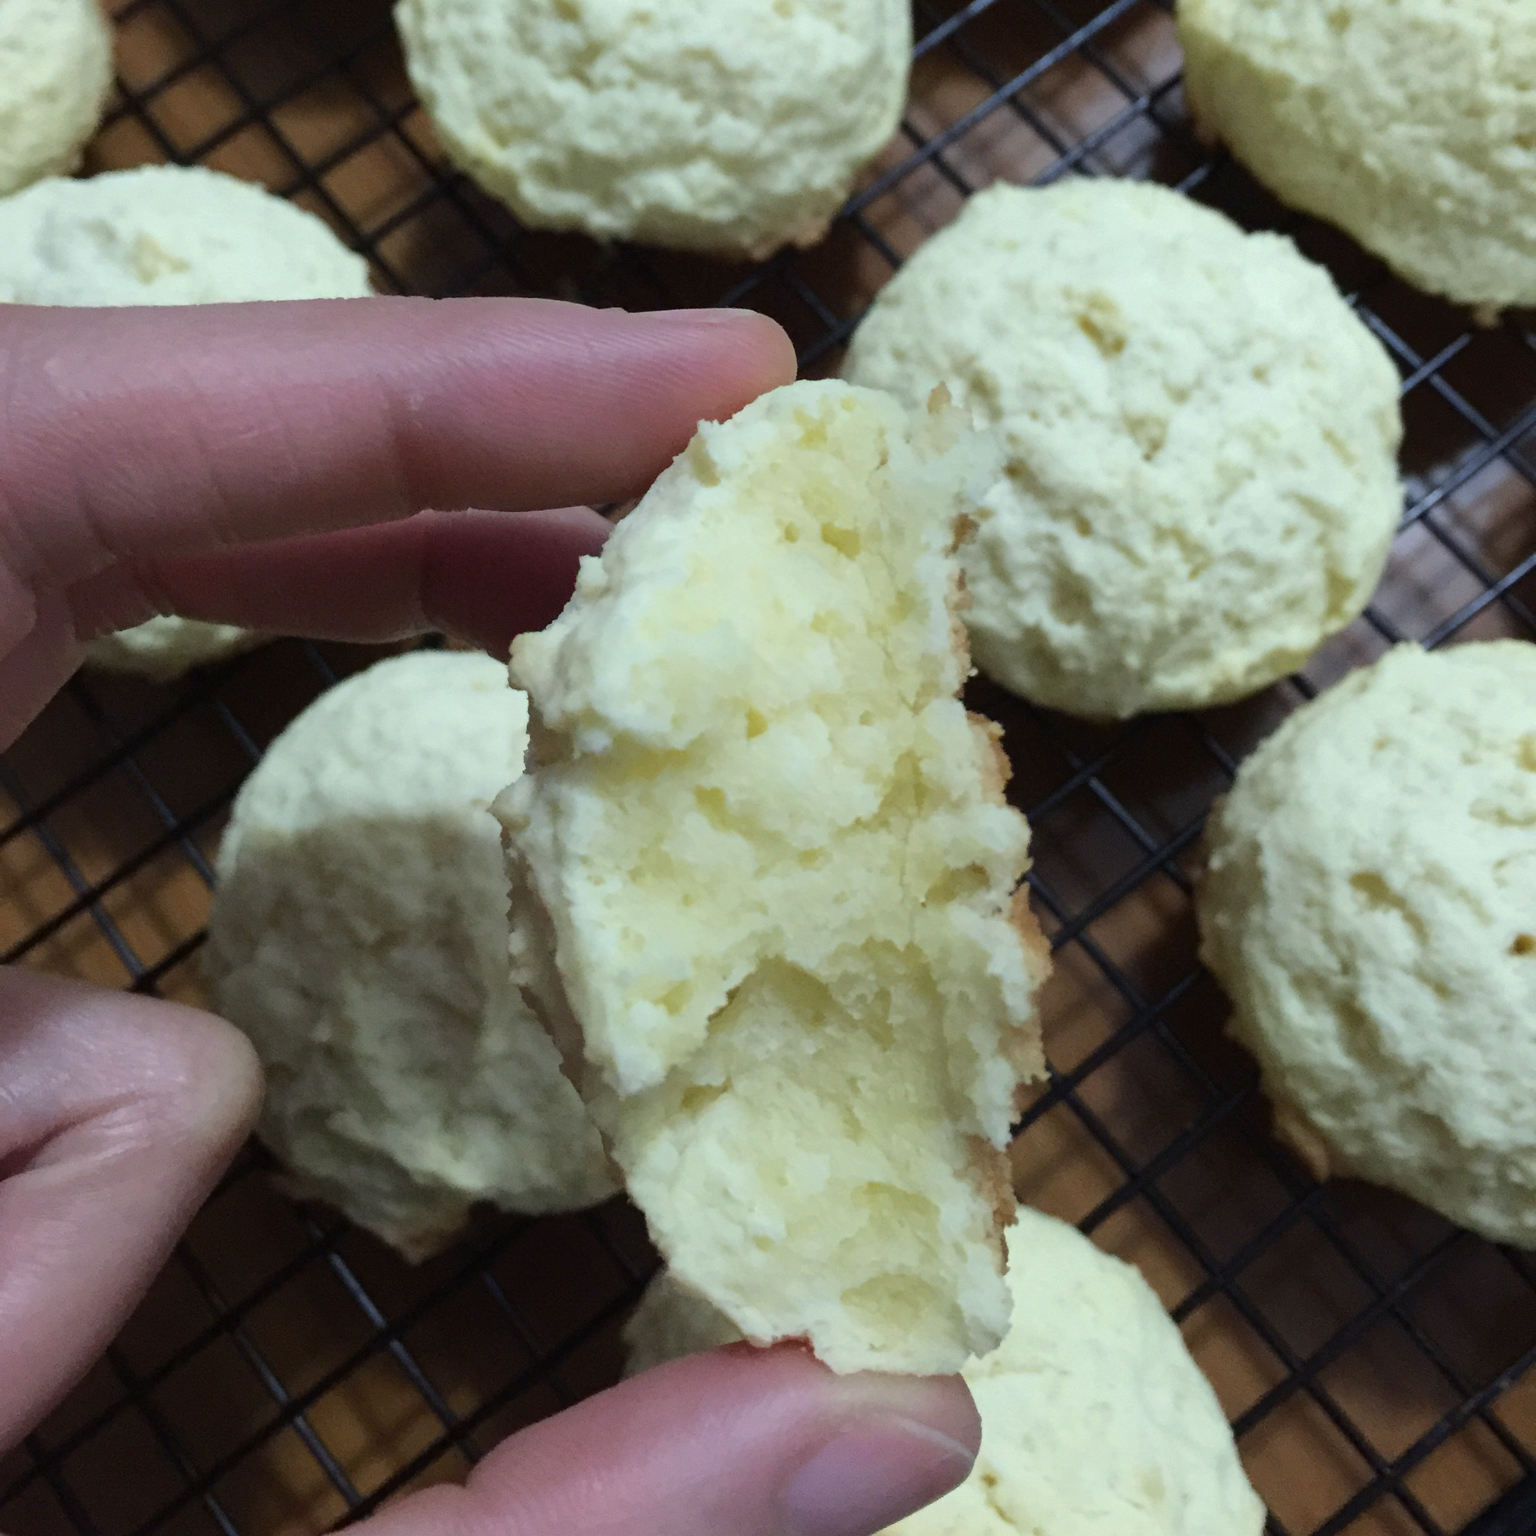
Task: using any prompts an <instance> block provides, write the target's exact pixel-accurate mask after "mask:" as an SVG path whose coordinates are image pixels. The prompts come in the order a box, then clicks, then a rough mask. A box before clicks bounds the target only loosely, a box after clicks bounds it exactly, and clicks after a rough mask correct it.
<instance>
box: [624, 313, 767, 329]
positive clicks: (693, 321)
mask: <svg viewBox="0 0 1536 1536" xmlns="http://www.w3.org/2000/svg"><path fill="white" fill-rule="evenodd" d="M749 316H750V317H751V318H752V319H753V320H761V319H762V318H763V317H762V316H761V315H760V314H758V312H757V311H756V310H755V309H647V310H645V311H643V312H642V313H641V314H640V315H638V316H637V318H638V319H641V320H653V321H655V322H656V323H657V324H659V325H676V326H693V327H697V328H701V329H711V328H713V327H715V326H720V325H736V324H738V323H739V322H740V321H741V320H743V319H746V318H747V317H749Z"/></svg>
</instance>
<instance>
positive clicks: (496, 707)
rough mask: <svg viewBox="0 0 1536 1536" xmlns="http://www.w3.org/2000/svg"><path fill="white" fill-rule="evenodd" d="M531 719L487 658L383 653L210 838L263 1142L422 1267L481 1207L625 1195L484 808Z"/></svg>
mask: <svg viewBox="0 0 1536 1536" xmlns="http://www.w3.org/2000/svg"><path fill="white" fill-rule="evenodd" d="M526 722H527V703H526V701H525V700H524V699H523V697H522V695H521V694H519V693H516V692H515V691H514V690H513V689H511V688H509V687H508V686H507V678H506V670H505V668H504V667H503V666H502V665H501V664H500V663H499V662H497V661H494V660H493V659H492V658H491V657H489V656H481V655H471V654H468V653H464V652H450V651H413V652H410V653H408V654H406V655H403V656H397V657H393V658H391V659H389V660H387V661H381V662H379V663H377V664H376V665H374V666H372V667H370V668H368V670H367V671H365V672H362V673H359V674H358V675H356V676H355V677H352V678H349V679H348V680H347V681H345V682H343V683H341V684H339V685H338V686H337V687H335V688H333V689H332V690H331V691H330V692H329V693H326V694H324V695H322V697H321V698H319V699H318V700H317V701H316V702H315V703H314V704H312V705H310V707H309V708H308V709H307V710H305V711H304V713H303V714H301V715H300V716H299V717H298V718H297V719H296V720H295V721H294V722H293V723H292V724H291V725H290V726H289V727H288V729H287V730H286V731H284V732H283V734H282V735H281V736H280V737H278V739H277V740H276V741H274V742H273V743H272V745H271V746H270V747H269V748H268V749H267V753H266V756H265V757H264V758H263V759H262V761H261V763H260V764H259V765H258V766H257V768H256V770H255V772H254V773H252V775H251V776H250V778H249V779H248V780H247V781H246V783H245V785H244V787H243V788H242V789H241V791H240V794H239V796H238V798H237V799H236V801H235V807H234V812H233V814H232V816H231V818H230V823H229V827H228V829H227V831H226V832H225V834H224V839H223V842H222V844H221V845H220V848H219V857H218V875H219V886H218V891H217V893H216V895H215V898H214V904H213V911H212V914H211V916H210V920H209V925H208V926H209V932H208V949H207V954H206V960H205V965H206V970H207V975H208V978H209V980H210V983H211V985H212V991H213V997H214V1002H215V1004H216V1006H217V1008H218V1011H219V1012H220V1013H222V1014H223V1015H224V1016H225V1017H226V1018H228V1019H229V1020H230V1021H231V1022H233V1023H235V1024H237V1025H239V1027H240V1028H241V1029H243V1030H244V1031H245V1032H246V1034H248V1035H249V1036H250V1038H251V1041H252V1043H253V1044H254V1045H255V1047H256V1050H257V1053H258V1054H259V1055H260V1057H261V1059H262V1063H263V1065H264V1067H265V1069H266V1074H267V1095H266V1102H265V1104H264V1106H263V1110H262V1119H261V1127H260V1133H261V1136H262V1139H263V1140H264V1141H266V1142H267V1144H268V1145H269V1146H270V1147H271V1148H272V1149H273V1151H274V1152H276V1153H277V1155H278V1156H279V1157H280V1158H281V1159H282V1160H283V1161H284V1162H285V1163H286V1164H287V1165H288V1167H289V1168H290V1169H291V1170H292V1171H293V1172H294V1173H295V1174H296V1175H297V1176H298V1180H299V1183H300V1187H301V1190H302V1191H303V1192H306V1193H314V1194H319V1195H321V1196H323V1197H324V1198H325V1199H328V1200H330V1201H331V1202H333V1203H334V1204H336V1205H338V1206H340V1207H341V1209H342V1210H344V1211H346V1212H347V1214H348V1215H350V1216H351V1217H352V1218H353V1220H355V1221H357V1222H359V1223H360V1224H361V1225H363V1226H365V1227H368V1228H369V1229H370V1230H371V1231H373V1232H375V1233H377V1234H378V1235H379V1236H380V1237H382V1238H384V1239H385V1240H386V1241H388V1242H390V1243H393V1244H394V1245H395V1247H397V1248H398V1249H400V1250H401V1251H402V1252H403V1253H405V1254H406V1255H407V1256H408V1257H412V1258H417V1257H421V1256H422V1255H424V1254H427V1253H430V1252H432V1251H433V1250H434V1249H436V1248H438V1247H440V1246H441V1245H442V1244H443V1243H444V1242H446V1241H447V1240H448V1239H449V1238H450V1237H451V1236H452V1235H453V1234H454V1232H455V1231H456V1230H457V1229H458V1228H459V1227H460V1226H461V1225H462V1224H463V1222H464V1220H465V1218H466V1216H467V1215H468V1212H469V1208H470V1207H471V1205H473V1204H474V1203H475V1202H477V1201H480V1200H487V1201H491V1202H493V1203H494V1204H496V1205H498V1206H500V1207H501V1208H502V1209H504V1210H512V1211H523V1212H529V1213H536V1212H542V1211H559V1210H571V1209H575V1208H578V1207H581V1206H584V1205H591V1204H593V1203H594V1202H596V1201H598V1200H600V1199H602V1198H603V1197H604V1196H606V1195H608V1194H610V1193H612V1191H613V1188H614V1184H613V1181H612V1178H611V1176H610V1172H609V1168H608V1164H607V1160H606V1158H605V1157H604V1155H603V1152H602V1148H601V1145H600V1142H599V1138H598V1134H597V1131H596V1128H595V1127H594V1126H592V1125H591V1123H590V1122H589V1121H588V1119H587V1116H586V1113H585V1111H584V1110H583V1109H582V1106H581V1101H580V1099H579V1098H578V1097H577V1094H576V1090H575V1089H574V1088H573V1087H572V1086H571V1084H570V1083H569V1082H568V1081H567V1080H566V1078H565V1077H564V1076H563V1075H562V1073H561V1070H560V1061H559V1056H558V1053H557V1052H556V1050H555V1047H554V1045H553V1044H552V1043H551V1042H550V1040H549V1038H548V1036H547V1035H546V1034H545V1032H544V1030H543V1029H542V1028H541V1027H540V1025H539V1023H538V1021H537V1020H536V1019H535V1018H534V1017H533V1015H532V1014H531V1013H530V1012H529V1011H528V1009H527V1007H526V1006H525V1004H524V1003H523V1001H522V999H521V997H520V996H519V995H518V993H517V991H516V989H515V988H514V987H513V986H512V984H511V981H510V979H509V977H508V975H507V966H506V945H507V904H508V895H507V877H506V867H505V860H504V859H503V857H502V851H501V836H500V830H499V828H498V827H497V825H496V821H495V819H494V818H493V817H492V816H491V814H490V811H489V804H490V800H491V797H492V795H494V794H495V793H496V791H497V790H498V789H500V788H501V787H502V785H503V783H504V781H505V779H506V775H507V765H508V763H509V762H511V763H516V762H519V761H520V760H521V756H522V752H523V748H524V743H525V742H526V739H527V732H526Z"/></svg>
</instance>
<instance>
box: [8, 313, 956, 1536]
mask: <svg viewBox="0 0 1536 1536" xmlns="http://www.w3.org/2000/svg"><path fill="white" fill-rule="evenodd" d="M793 368H794V360H793V356H792V354H791V352H790V350H789V346H788V343H787V340H786V339H785V337H784V336H783V334H782V332H780V331H779V330H778V328H777V327H776V326H774V325H773V324H772V323H771V322H769V321H767V320H764V319H762V318H761V317H758V316H753V315H742V314H735V313H730V312H705V313H690V312H679V313H676V314H669V315H655V316H629V315H625V314H622V313H620V312H617V311H601V312H600V311H592V310H584V309H579V308H576V307H573V306H569V305H560V304H546V303H540V302H535V301H530V300H516V299H487V300H456V301H452V302H446V303H433V302H431V301H428V300H414V299H370V300H351V301H329V302H318V303H308V304H265V305H259V306H257V305H250V306H208V307H205V308H195V309H179V310H178V309H172V310H68V309H60V310H28V309H20V308H17V309H6V310H4V311H0V732H3V734H4V739H5V741H9V740H11V739H13V738H14V736H15V735H16V734H17V733H18V732H19V731H20V730H21V729H22V727H23V726H25V724H26V723H27V722H28V721H29V720H30V719H31V718H32V717H33V716H34V715H35V714H36V713H37V711H38V710H39V709H41V708H42V706H43V705H44V704H45V703H46V702H47V700H48V699H49V698H50V697H51V695H52V694H53V692H54V691H55V690H56V689H57V688H58V687H59V686H60V684H61V683H63V681H64V680H65V679H66V678H67V677H68V676H69V674H70V673H71V672H72V671H73V669H74V667H75V666H76V665H77V664H78V661H79V658H80V651H81V642H82V640H83V639H85V638H89V637H90V636H92V635H94V634H96V633H99V632H101V631H102V630H106V629H112V628H121V627H125V626H127V625H130V624H134V623H138V622H140V621H141V620H143V619H145V618H148V617H149V616H150V615H151V614H152V613H155V612H175V613H180V614H184V615H186V616H188V617H192V618H201V619H210V620H216V621H223V622H227V623H237V624H246V625H250V626H252V627H255V628H260V629H269V630H274V631H278V632H287V633H295V634H306V635H311V636H315V637H321V638H336V639H350V640H384V639H393V638H398V637H402V636H405V635H409V634H413V633H417V632H419V631H422V630H425V629H443V630H446V631H448V632H449V633H451V634H454V635H458V636H461V637H463V638H465V639H468V640H471V641H473V642H475V643H477V644H479V645H481V646H483V647H485V648H487V649H489V650H492V651H493V652H496V653H498V654H504V653H505V650H506V647H507V645H508V643H509V641H510V639H511V636H512V635H513V634H515V633H516V632H517V631H518V630H519V629H523V628H531V627H537V626H539V625H542V624H543V623H545V622H547V621H548V620H549V619H550V618H551V617H553V615H554V614H555V613H556V612H558V610H559V608H560V607H561V606H562V605H563V603H564V601H565V599H566V597H567V596H568V595H569V593H570V589H571V585H572V582H573V580H574V577H575V567H576V562H577V560H578V558H579V557H580V556H581V555H583V554H586V553H591V552H593V551H595V550H596V549H597V548H599V547H600V545H601V542H602V539H603V537H604V535H605V533H606V528H607V525H606V524H605V523H604V522H603V520H602V519H601V518H599V517H597V516H596V514H595V513H592V512H591V511H589V510H587V509H586V508H584V507H565V508H564V509H563V510H560V511H555V512H548V511H538V510H530V509H537V508H541V507H548V506H550V505H556V506H560V505H562V504H564V503H567V502H571V503H575V502H604V501H612V500H618V499H620V498H622V497H625V496H627V495H630V494H633V493H634V492H636V491H638V490H640V489H642V488H643V487H644V486H645V485H646V484H647V483H648V482H649V481H650V480H651V479H652V478H653V477H654V476H655V475H656V474H657V473H658V472H659V471H660V470H661V469H662V468H663V467H664V466H665V464H666V463H667V461H668V460H669V459H670V458H671V456H672V455H673V454H675V453H676V452H678V451H679V450H680V449H681V448H682V447H683V445H684V444H685V443H686V442H687V440H688V438H689V436H690V435H691V434H692V431H693V429H694V426H695V424H696V423H697V422H698V421H699V420H700V419H701V418H703V417H715V418H719V417H723V416H726V415H729V414H730V413H732V412H733V411H735V410H737V409H738V408H739V407H740V406H742V405H744V404H745V403H746V402H747V401H748V400H750V399H752V398H753V397H754V396H756V395H757V394H759V393H761V392H762V391H763V390H764V389H767V388H770V387H772V386H773V385H775V384H779V383H782V382H785V381H786V380H787V379H789V378H790V377H791V376H792V373H793ZM426 508H455V509H460V508H491V509H494V510H491V511H486V510H473V511H471V510H454V511H446V512H445V511H427V510H424V509H426ZM508 514H516V515H508ZM259 1093H260V1087H259V1070H258V1068H257V1066H256V1063H255V1061H254V1059H253V1057H252V1054H251V1051H250V1048H249V1047H248V1046H247V1045H246V1043H245V1041H244V1039H243V1038H242V1037H241V1036H240V1035H238V1034H237V1033H236V1032H235V1031H234V1030H232V1029H231V1028H230V1027H229V1026H228V1025H226V1024H224V1023H222V1022H221V1021H220V1020H218V1019H215V1018H213V1017H211V1016H210V1015H207V1014H202V1013H198V1012H196V1011H195V1010H192V1009H188V1008H181V1007H177V1006H174V1005H172V1004H168V1003H161V1002H157V1001H153V1000H150V999H147V998H139V997H131V996H127V995H124V994H120V993H110V992H103V991H98V990H94V989H91V988H87V987H82V986H80V985H78V984H75V983H70V982H64V981H60V980H56V979H52V978H46V977H42V976H38V975H35V974H32V973H28V972H23V971H14V970H13V971H8V972H0V1446H3V1445H6V1444H9V1443H11V1442H12V1441H14V1440H16V1439H17V1438H19V1437H20V1436H21V1435H22V1434H24V1433H25V1432H26V1429H27V1428H28V1426H29V1425H30V1424H32V1423H34V1422H36V1420H37V1419H38V1418H39V1417H41V1415H42V1414H43V1413H44V1412H46V1411H47V1409H48V1408H49V1407H50V1406H52V1404H53V1403H55V1402H56V1401H57V1400H58V1398H59V1397H60V1396H61V1395H62V1394H63V1393H64V1392H65V1391H66V1390H67V1388H68V1387H69V1385H70V1383H71V1382H72V1381H74V1380H75V1379H76V1378H77V1377H78V1376H79V1375H80V1374H81V1372H83V1371H84V1369H85V1368H86V1367H87V1366H88V1365H89V1363H90V1361H91V1359H92V1358H93V1357H94V1356H95V1355H96V1354H97V1353H98V1352H99V1351H100V1350H101V1349H102V1347H103V1346H104V1345H105V1344H106V1342H107V1341H108V1340H109V1339H110V1337H111V1336H112V1334H113V1333H114V1332H115V1330H116V1329H117V1327H118V1326H119V1324H120V1323H121V1321H122V1320H123V1318H124V1316H125V1315H126V1313H127V1312H128V1310H129V1309H130V1308H131V1307H132V1305H133V1303H134V1302H135V1301H136V1300H137V1298H138V1297H139V1295H140V1294H141V1293H142V1291H143V1289H144V1288H145V1286H147V1284H148V1283H149V1280H150V1279H151V1278H152V1276H153V1275H154V1273H155V1271H156V1270H157V1269H158V1268H159V1266H160V1265H161V1264H162V1263H163V1262H164V1259H165V1257H166V1255H167V1253H168V1252H169V1250H170V1248H171V1246H172V1245H173V1243H174V1242H175V1239H176V1237H177V1236H178V1235H179V1233H180V1231H181V1229H182V1227H183V1226H184V1225H185V1223H186V1221H187V1220H188V1219H189V1218H190V1217H191V1215H192V1213H193V1212H194V1211H195V1210H196V1208H197V1206H198V1204H199V1203H200V1202H201V1200H202V1199H203V1198H204V1196H205V1195H206V1193H207V1191H208V1190H209V1188H210V1187H211V1186H212V1184H213V1182H214V1180H215V1179H216V1178H217V1176H218V1174H219V1173H220V1171H221V1170H222V1169H223V1167H224V1166H225V1164H226V1163H227V1162H228V1160H229V1158H230V1157H231V1156H232V1155H233V1153H234V1151H235V1149H236V1148H237V1147H238V1145H239V1144H240V1142H241V1141H242V1140H243V1138H244V1136H245V1135H246V1134H247V1132H248V1131H249V1129H250V1127H251V1125H252V1123H253V1121H254V1119H255V1115H256V1110H257V1105H258V1100H259ZM979 1433H980V1429H979V1424H978V1422H977V1420H976V1416H975V1410H974V1407H973V1406H972V1404H971V1401H970V1397H969V1395H968V1393H967V1392H966V1390H965V1387H964V1385H963V1384H962V1383H961V1382H960V1381H959V1380H958V1379H957V1378H942V1379H931V1380H918V1379H914V1378H900V1377H879V1376H862V1377H844V1378H838V1377H835V1376H833V1375H832V1374H831V1373H830V1372H828V1371H826V1370H825V1369H824V1368H823V1367H822V1366H820V1365H819V1364H817V1363H816V1362H815V1361H814V1360H812V1359H811V1358H810V1357H809V1356H807V1355H806V1354H804V1353H803V1352H802V1351H800V1350H798V1349H795V1348H792V1347H791V1348H781V1349H777V1350H770V1351H751V1350H746V1349H743V1348H734V1349H727V1350H723V1351H717V1352H715V1353H713V1354H711V1355H707V1356H700V1357H697V1358H695V1359H692V1360H688V1361H682V1362H678V1363H677V1364H675V1365H673V1366H669V1367H665V1368H663V1369H662V1370H659V1371H655V1372H652V1373H650V1374H649V1375H647V1376H645V1377H641V1378H639V1379H638V1380H635V1381H632V1382H628V1383H625V1384H624V1385H623V1386H621V1387H617V1388H615V1389H613V1390H612V1391H610V1392H606V1393H602V1394H600V1395H599V1396H597V1397H595V1398H592V1399H589V1400H588V1401H587V1402H584V1403H582V1404H580V1405H578V1406H577V1407H575V1408H573V1409H570V1410H568V1411H567V1412H566V1413H563V1414H560V1415H558V1416H557V1417H555V1418H553V1419H550V1420H547V1421H545V1422H544V1423H542V1424H539V1425H536V1426H535V1427H533V1428H532V1429H529V1430H525V1431H524V1432H523V1433H522V1434H519V1435H516V1436H514V1437H513V1438H512V1439H511V1440H509V1441H507V1442H506V1443H505V1444H504V1445H502V1446H501V1447H499V1448H498V1449H497V1450H496V1451H495V1452H493V1453H492V1454H491V1455H490V1456H489V1457H487V1458H486V1460H485V1461H484V1462H483V1463H482V1464H481V1465H480V1466H479V1468H477V1470H476V1472H475V1473H474V1475H473V1476H472V1477H471V1478H470V1480H469V1483H468V1485H467V1486H466V1487H465V1488H463V1489H434V1490H432V1491H430V1492H427V1493H422V1494H418V1495H415V1496H413V1497H411V1498H407V1499H404V1500H402V1501H400V1503H398V1504H397V1505H394V1506H391V1507H390V1508H388V1509H387V1510H386V1511H385V1512H384V1513H383V1514H381V1515H378V1516H376V1517H375V1518H374V1520H373V1521H372V1522H371V1523H368V1524H365V1525H364V1526H361V1527H357V1529H359V1530H366V1531H367V1532H368V1533H369V1536H450V1533H451V1536H481V1533H484V1536H491V1533H492V1532H495V1533H497V1536H522V1533H525V1532H526V1533H528V1536H533V1533H535V1532H537V1533H540V1536H544V1533H553V1532H557V1531H558V1532H559V1533H561V1536H596V1533H600V1532H602V1533H606V1532H613V1533H615V1536H617V1533H618V1532H620V1531H623V1532H624V1533H625V1536H652V1533H655V1536H662V1533H665V1536H724V1533H726V1532H730V1533H732V1536H864V1533H869V1532H873V1531H875V1530H876V1529H878V1528H879V1527H880V1526H882V1525H884V1524H886V1523H888V1522H889V1521H891V1520H893V1519H896V1518H898V1517H900V1516H901V1515H903V1514H905V1513H907V1512H908V1511H909V1510H911V1509H913V1508H916V1507H917V1506H919V1505H920V1504H922V1503H925V1502H927V1501H928V1500H930V1499H932V1498H935V1497H937V1496H938V1495H939V1494H940V1493H942V1492H944V1491H945V1490H946V1489H948V1488H949V1487H951V1486H953V1485H954V1484H955V1483H956V1482H958V1481H959V1480H960V1479H961V1478H962V1477H963V1476H964V1475H965V1473H966V1471H967V1470H968V1468H969V1465H970V1462H971V1459H972V1458H973V1456H974V1454H975V1449H976V1444H977V1441H978V1439H979Z"/></svg>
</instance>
